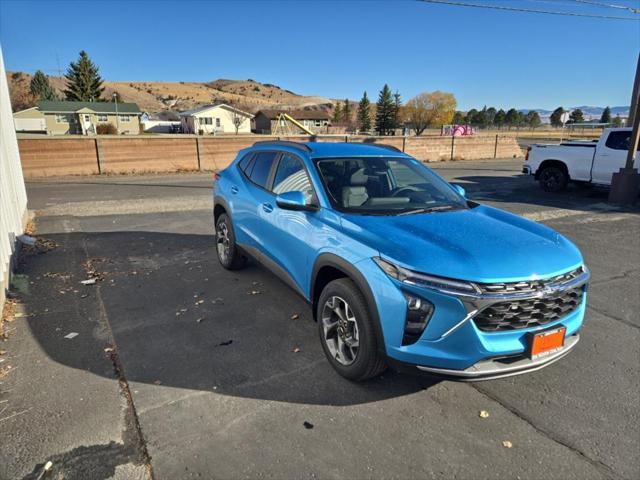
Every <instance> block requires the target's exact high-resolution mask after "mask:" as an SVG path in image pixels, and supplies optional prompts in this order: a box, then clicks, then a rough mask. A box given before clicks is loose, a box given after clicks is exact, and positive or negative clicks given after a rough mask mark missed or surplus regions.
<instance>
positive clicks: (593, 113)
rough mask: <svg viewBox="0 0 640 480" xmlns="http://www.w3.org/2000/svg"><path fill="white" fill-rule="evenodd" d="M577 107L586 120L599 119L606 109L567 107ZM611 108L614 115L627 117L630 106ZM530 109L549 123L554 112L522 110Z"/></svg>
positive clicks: (523, 111) (573, 108) (544, 121)
mask: <svg viewBox="0 0 640 480" xmlns="http://www.w3.org/2000/svg"><path fill="white" fill-rule="evenodd" d="M577 108H579V109H580V110H582V113H583V114H584V119H585V120H599V119H600V117H601V116H602V112H603V111H604V108H605V107H594V106H590V105H581V106H579V107H568V108H566V109H567V110H568V111H570V112H571V111H572V110H575V109H577ZM609 108H610V109H611V116H612V117H615V116H616V115H620V116H621V117H622V118H626V117H628V116H629V107H621V106H619V107H609ZM530 110H535V111H536V112H538V114H539V115H540V118H541V119H542V123H549V116H550V115H551V114H552V113H553V110H545V109H543V108H533V109H529V108H523V109H521V110H520V111H521V112H522V113H527V112H529V111H530Z"/></svg>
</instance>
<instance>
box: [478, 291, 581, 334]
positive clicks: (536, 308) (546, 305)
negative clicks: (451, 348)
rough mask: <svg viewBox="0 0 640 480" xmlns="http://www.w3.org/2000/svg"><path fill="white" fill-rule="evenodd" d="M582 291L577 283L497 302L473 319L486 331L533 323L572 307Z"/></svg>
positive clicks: (561, 314)
mask: <svg viewBox="0 0 640 480" xmlns="http://www.w3.org/2000/svg"><path fill="white" fill-rule="evenodd" d="M583 294H584V287H583V286H580V287H576V288H572V289H569V290H565V291H563V292H561V293H558V294H555V295H552V296H548V297H543V298H531V299H527V300H513V301H507V302H500V303H496V304H493V305H491V306H490V307H487V308H485V309H484V310H482V311H481V312H480V313H479V314H478V315H476V316H475V317H474V318H473V321H474V322H475V324H476V325H477V327H478V328H479V329H480V330H483V331H486V332H496V331H503V330H518V329H521V328H531V327H537V326H540V325H545V324H547V323H550V322H553V321H555V320H558V319H560V318H562V317H564V316H565V315H568V314H570V313H571V312H573V311H574V310H576V309H577V308H578V307H579V306H580V303H581V302H582V296H583Z"/></svg>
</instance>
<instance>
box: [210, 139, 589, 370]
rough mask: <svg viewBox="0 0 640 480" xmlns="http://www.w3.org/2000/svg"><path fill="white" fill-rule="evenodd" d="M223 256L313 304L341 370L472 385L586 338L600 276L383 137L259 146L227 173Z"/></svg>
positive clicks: (220, 181) (542, 231)
mask: <svg viewBox="0 0 640 480" xmlns="http://www.w3.org/2000/svg"><path fill="white" fill-rule="evenodd" d="M213 192H214V222H215V236H216V246H217V254H218V258H219V261H220V263H221V264H222V266H223V267H224V268H226V269H230V270H234V269H239V268H242V267H243V266H244V264H245V262H246V261H247V258H248V257H253V258H255V259H256V260H258V261H259V262H260V263H262V264H263V265H264V266H266V267H267V268H269V269H270V270H272V271H273V272H274V273H275V274H276V275H278V276H279V277H280V278H281V279H282V280H283V281H285V282H286V283H287V284H289V285H290V286H291V287H292V288H293V289H294V290H295V291H297V292H298V293H299V294H300V295H302V296H303V297H304V298H305V299H306V300H307V301H308V302H309V303H310V305H311V307H312V309H313V314H314V318H315V320H316V321H317V324H318V331H319V336H320V341H321V343H322V347H323V349H324V352H325V353H326V356H327V358H328V360H329V362H330V363H331V365H332V366H333V368H334V369H335V370H337V371H338V373H340V374H341V375H343V376H344V377H346V378H349V379H352V380H365V379H368V378H371V377H373V376H376V375H378V374H380V373H381V372H382V371H383V370H384V369H385V368H386V366H387V365H390V364H391V365H392V366H395V367H401V368H402V367H404V368H406V367H408V368H410V369H412V370H414V371H418V370H421V371H424V372H429V373H432V374H439V375H444V376H450V377H457V378H461V379H480V378H492V377H502V376H508V375H515V374H518V373H523V372H527V371H532V370H537V369H539V368H542V367H543V366H546V365H548V364H550V363H552V362H554V361H556V360H558V359H560V358H561V357H563V356H564V355H566V354H567V353H568V352H569V351H570V350H571V349H572V348H573V347H574V346H575V345H576V343H577V342H578V339H579V331H580V327H581V325H582V321H583V318H584V312H585V303H586V290H587V282H588V279H589V272H588V270H587V268H586V267H585V265H584V262H583V259H582V256H581V254H580V252H579V251H578V249H577V248H576V247H575V246H574V245H573V244H572V243H571V242H570V241H568V240H567V239H566V238H564V237H563V236H562V235H560V234H558V233H557V232H555V231H553V230H551V229H549V228H547V227H545V226H543V225H540V224H538V223H535V222H532V221H529V220H526V219H524V218H522V217H519V216H516V215H513V214H511V213H508V212H505V211H502V210H498V209H495V208H492V207H488V206H485V205H480V204H478V203H475V202H473V201H470V200H468V199H466V198H465V192H464V189H463V188H462V187H460V186H457V185H451V184H449V183H447V182H446V181H445V180H443V179H442V178H441V177H440V176H439V175H438V174H436V173H435V172H433V171H432V170H431V169H429V168H427V167H426V166H425V165H423V164H422V163H421V162H419V161H417V160H416V159H414V158H412V157H411V156H409V155H406V154H404V153H402V152H400V151H399V150H397V149H395V148H392V147H388V146H383V145H374V144H355V143H319V142H318V143H316V142H309V143H297V142H286V141H272V142H258V143H256V144H255V145H253V146H252V147H250V148H247V149H245V150H242V151H240V152H239V154H238V157H237V158H236V160H235V161H234V162H233V163H232V164H231V165H230V166H229V167H228V168H226V169H225V170H223V171H221V172H219V173H218V174H216V181H215V183H214V188H213Z"/></svg>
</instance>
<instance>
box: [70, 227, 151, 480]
mask: <svg viewBox="0 0 640 480" xmlns="http://www.w3.org/2000/svg"><path fill="white" fill-rule="evenodd" d="M82 249H83V251H84V254H85V258H86V260H87V261H88V260H90V258H91V257H90V256H89V250H88V248H87V240H86V237H85V238H83V239H82ZM96 300H97V303H98V310H99V312H100V320H101V321H102V322H103V323H104V325H105V327H106V329H107V332H108V334H109V343H110V344H111V350H110V351H109V358H110V359H111V362H112V364H113V369H114V373H115V375H116V378H117V379H118V383H119V385H120V392H121V394H122V395H123V397H124V398H125V400H126V402H127V409H126V412H125V432H124V434H123V444H124V445H125V446H126V445H127V444H131V445H132V446H133V448H134V449H135V447H136V446H137V453H138V454H139V456H140V459H141V461H142V463H143V464H144V465H145V466H146V469H147V472H148V477H149V479H151V480H153V478H154V477H153V468H152V466H151V456H150V455H149V451H148V449H147V443H146V441H145V439H144V435H143V434H142V428H141V426H140V421H139V419H138V414H137V412H136V408H135V405H134V403H133V397H132V396H131V390H130V389H129V383H128V381H127V379H126V376H125V374H124V369H123V367H122V363H121V362H120V359H119V357H118V353H117V352H118V349H117V345H116V343H115V336H114V335H113V330H112V329H111V324H110V322H109V316H108V314H107V309H106V307H105V305H104V300H103V298H102V293H101V291H100V285H96Z"/></svg>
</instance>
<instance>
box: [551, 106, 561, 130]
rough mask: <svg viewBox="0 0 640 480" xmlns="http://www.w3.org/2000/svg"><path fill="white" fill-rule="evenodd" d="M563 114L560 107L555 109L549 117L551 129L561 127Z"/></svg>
mask: <svg viewBox="0 0 640 480" xmlns="http://www.w3.org/2000/svg"><path fill="white" fill-rule="evenodd" d="M564 112H565V109H564V108H562V107H558V108H556V109H555V110H554V111H553V112H552V113H551V116H549V122H551V126H552V127H561V126H562V118H561V117H562V114H563V113H564Z"/></svg>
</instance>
